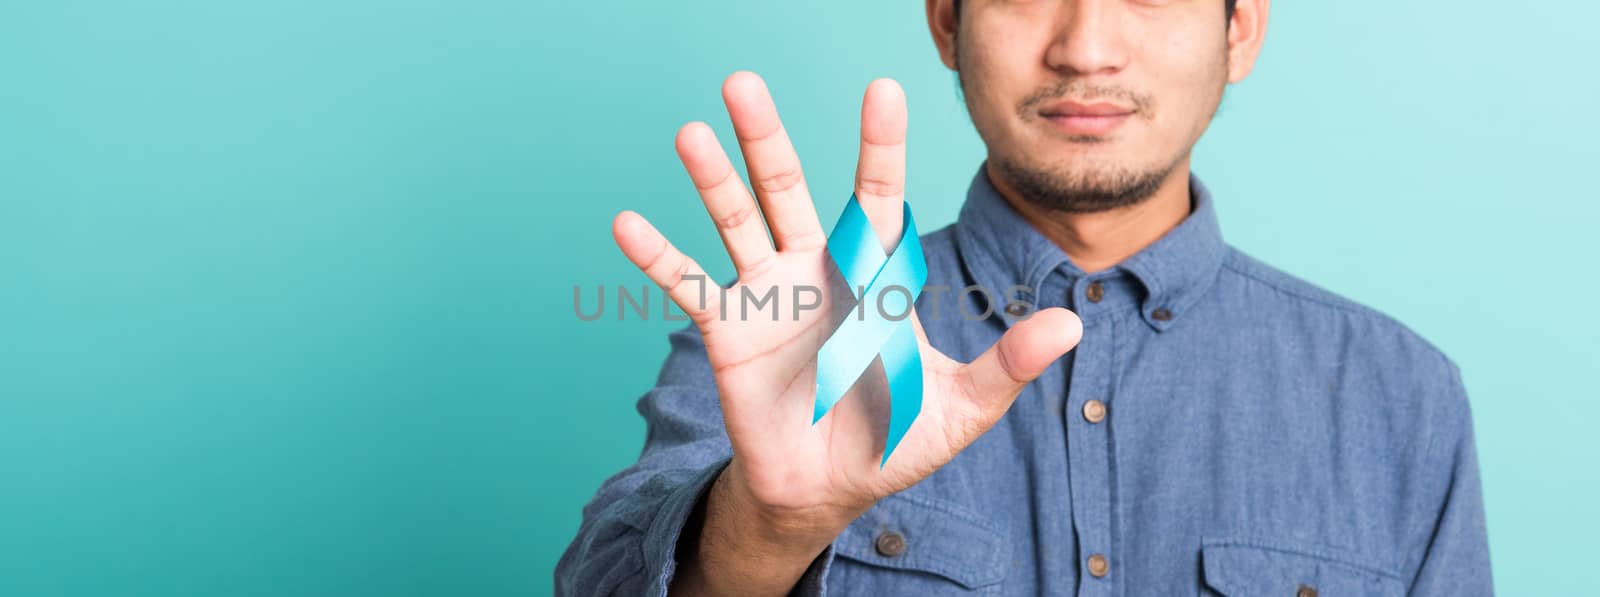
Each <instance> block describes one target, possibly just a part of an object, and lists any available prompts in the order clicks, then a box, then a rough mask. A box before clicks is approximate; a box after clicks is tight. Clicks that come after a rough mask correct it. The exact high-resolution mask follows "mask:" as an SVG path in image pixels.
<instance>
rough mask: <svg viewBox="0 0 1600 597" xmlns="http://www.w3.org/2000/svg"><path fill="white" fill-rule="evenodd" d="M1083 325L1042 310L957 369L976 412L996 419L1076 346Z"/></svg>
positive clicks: (1069, 314) (1054, 309)
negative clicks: (1029, 385)
mask: <svg viewBox="0 0 1600 597" xmlns="http://www.w3.org/2000/svg"><path fill="white" fill-rule="evenodd" d="M1082 337H1083V322H1082V321H1080V320H1079V319H1078V316H1077V315H1075V314H1073V313H1072V312H1071V311H1068V310H1066V309H1062V308H1060V307H1052V308H1049V309H1042V310H1040V311H1038V312H1036V313H1034V314H1033V315H1030V316H1029V317H1028V318H1027V319H1024V320H1022V321H1019V322H1017V323H1016V324H1015V325H1013V326H1011V329H1010V330H1009V331H1007V332H1006V335H1004V336H1002V337H1001V338H1000V341H999V342H995V343H994V346H991V347H989V350H987V351H984V353H983V354H982V355H979V356H978V358H977V359H976V360H974V361H972V362H971V363H968V364H966V365H964V366H962V368H961V375H962V377H964V378H966V379H967V381H968V382H970V383H969V385H968V387H970V388H971V390H972V392H973V393H974V395H972V396H968V397H967V399H968V400H971V401H972V402H973V403H974V405H975V406H977V407H978V409H979V411H980V412H983V413H984V414H986V415H991V416H992V417H993V418H995V419H998V418H999V416H1000V414H1001V413H1004V412H1005V410H1006V409H1007V408H1010V407H1011V401H1012V400H1015V399H1016V397H1017V394H1019V393H1021V392H1022V388H1023V386H1026V385H1028V384H1029V383H1031V382H1032V381H1033V380H1034V379H1035V378H1037V377H1039V375H1041V374H1043V373H1044V370H1045V369H1046V368H1047V367H1049V366H1050V364H1051V363H1054V362H1055V361H1056V359H1059V358H1061V355H1064V354H1066V353H1067V351H1069V350H1072V348H1073V347H1074V346H1077V345H1078V339H1079V338H1082Z"/></svg>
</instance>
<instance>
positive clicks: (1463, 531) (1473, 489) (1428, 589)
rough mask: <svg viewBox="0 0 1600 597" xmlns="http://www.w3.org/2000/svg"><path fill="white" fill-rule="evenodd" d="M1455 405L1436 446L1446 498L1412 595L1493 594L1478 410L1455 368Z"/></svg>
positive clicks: (1442, 503) (1453, 390)
mask: <svg viewBox="0 0 1600 597" xmlns="http://www.w3.org/2000/svg"><path fill="white" fill-rule="evenodd" d="M1451 375H1452V377H1453V379H1452V380H1451V389H1452V390H1451V391H1452V392H1453V393H1454V394H1455V395H1453V396H1451V397H1450V402H1451V403H1453V404H1455V405H1457V406H1458V408H1457V409H1455V417H1454V421H1453V424H1452V425H1449V426H1447V427H1446V429H1447V430H1448V431H1449V432H1448V433H1445V434H1444V438H1443V439H1441V440H1439V441H1438V442H1437V443H1436V445H1435V447H1436V448H1437V449H1438V451H1439V453H1440V454H1441V455H1442V458H1441V460H1442V461H1443V464H1442V468H1444V469H1445V470H1446V476H1445V480H1444V482H1443V486H1444V490H1443V496H1444V498H1443V500H1442V502H1441V504H1440V506H1439V508H1438V509H1437V511H1436V512H1437V515H1438V516H1437V518H1436V523H1435V524H1434V527H1433V532H1432V535H1431V538H1430V539H1429V541H1428V544H1427V551H1426V553H1425V555H1424V556H1423V558H1422V562H1421V565H1420V566H1419V568H1418V571H1417V576H1416V579H1415V581H1414V582H1413V583H1412V585H1411V594H1412V595H1419V596H1420V595H1452V596H1465V595H1493V594H1494V581H1493V579H1492V577H1491V573H1490V568H1489V536H1488V531H1487V529H1486V527H1485V520H1484V511H1483V486H1482V481H1481V480H1480V479H1479V477H1478V454H1477V448H1476V445H1475V442H1474V440H1473V429H1472V412H1471V409H1470V408H1469V406H1468V404H1467V398H1466V392H1465V390H1464V389H1462V386H1461V377H1460V372H1459V371H1458V370H1456V369H1455V368H1454V367H1451Z"/></svg>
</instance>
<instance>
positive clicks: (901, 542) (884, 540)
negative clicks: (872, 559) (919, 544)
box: [872, 531, 906, 558]
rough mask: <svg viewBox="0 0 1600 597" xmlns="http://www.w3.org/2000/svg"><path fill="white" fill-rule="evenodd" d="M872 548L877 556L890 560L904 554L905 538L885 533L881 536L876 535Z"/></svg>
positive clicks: (889, 532)
mask: <svg viewBox="0 0 1600 597" xmlns="http://www.w3.org/2000/svg"><path fill="white" fill-rule="evenodd" d="M872 546H873V547H874V548H876V549H877V550H878V555H881V556H883V557H886V558H892V557H895V556H898V555H900V554H903V553H905V552H906V538H905V536H904V535H901V534H900V533H896V532H894V531H885V532H884V533H883V534H882V535H878V539H877V540H876V541H873V542H872Z"/></svg>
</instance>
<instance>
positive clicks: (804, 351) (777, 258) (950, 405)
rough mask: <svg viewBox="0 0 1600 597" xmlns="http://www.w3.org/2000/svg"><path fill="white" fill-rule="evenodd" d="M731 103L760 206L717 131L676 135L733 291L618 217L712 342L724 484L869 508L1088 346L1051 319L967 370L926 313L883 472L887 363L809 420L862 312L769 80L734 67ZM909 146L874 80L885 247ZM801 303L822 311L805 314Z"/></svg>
mask: <svg viewBox="0 0 1600 597" xmlns="http://www.w3.org/2000/svg"><path fill="white" fill-rule="evenodd" d="M723 98H724V100H725V102H726V103H727V107H728V113H729V115H730V117H731V118H732V120H733V126H734V131H735V133H736V135H737V137H738V139H739V145H740V149H741V150H742V151H743V153H744V158H745V163H746V165H747V166H748V170H749V179H750V181H751V187H753V188H754V190H755V196H754V198H752V197H751V193H750V191H749V190H748V189H747V188H746V186H745V184H744V182H743V181H742V180H741V179H740V177H739V175H738V173H737V172H736V171H735V169H734V167H733V163H732V162H731V161H730V160H729V158H728V154H727V153H726V152H725V151H724V150H723V149H722V147H721V145H720V144H719V143H718V142H717V139H716V136H715V135H714V134H713V133H712V131H711V129H710V127H708V126H706V125H705V124H704V123H699V122H695V123H690V124H688V125H685V126H684V127H683V128H682V129H681V130H679V132H678V136H677V150H678V155H679V157H680V158H681V159H682V160H683V165H684V168H685V169H686V170H687V171H688V174H689V178H690V180H691V181H693V183H694V185H695V188H696V189H697V190H698V192H699V194H700V196H701V198H702V199H703V200H704V203H705V207H706V211H707V212H708V213H709V214H710V216H711V218H712V220H713V221H714V222H715V223H716V227H717V230H718V232H719V233H720V235H721V237H722V241H723V244H724V245H725V246H726V247H727V250H728V255H729V257H730V258H731V259H732V261H733V264H734V268H735V269H736V270H737V271H738V277H739V279H738V282H737V283H736V284H735V285H734V286H733V287H731V288H727V289H724V288H720V287H719V286H718V285H716V284H714V283H712V282H711V281H709V279H708V278H707V277H706V274H705V271H704V270H702V269H701V268H700V266H699V265H698V264H697V263H695V261H694V260H693V259H690V258H689V257H687V256H685V255H684V254H683V253H681V252H679V251H678V250H677V249H676V248H674V247H673V246H672V244H671V243H670V242H668V241H667V240H666V239H665V238H664V237H663V236H662V235H661V234H660V233H659V232H658V231H656V229H655V228H653V227H652V226H650V224H649V223H647V222H646V221H645V220H644V218H642V217H641V216H639V215H638V214H636V213H633V212H624V213H622V214H620V215H618V216H617V218H616V221H615V222H614V224H613V233H614V234H615V236H616V241H617V245H618V246H619V247H621V249H622V251H623V253H624V254H626V255H627V257H628V259H629V260H631V261H632V262H633V263H634V264H635V265H637V266H639V268H640V269H641V270H643V271H644V273H645V274H646V275H648V276H649V277H650V279H651V280H653V281H654V282H655V283H656V284H658V285H660V286H661V287H662V288H664V289H666V290H667V293H668V294H669V296H671V297H672V300H673V301H674V302H675V303H676V304H677V305H678V306H679V308H681V309H683V310H684V311H685V313H687V314H688V315H689V317H690V318H691V319H692V320H693V321H694V322H695V325H696V326H697V327H698V328H699V330H700V333H701V335H702V337H703V338H704V340H705V347H706V355H707V357H708V359H709V361H710V365H711V368H712V371H713V374H714V376H715V379H716V384H717V389H718V392H719V394H720V398H721V404H722V412H723V419H724V422H725V424H726V426H727V431H728V438H729V441H730V442H731V443H732V447H733V454H734V456H733V460H732V462H731V463H730V464H729V469H728V473H727V474H730V475H732V476H733V478H735V479H737V482H738V483H740V484H741V485H742V488H743V489H744V490H746V491H748V492H749V494H750V496H751V497H753V498H755V499H756V500H757V501H758V502H759V503H761V504H763V505H766V506H770V507H773V508H778V509H782V510H793V511H803V510H810V509H817V508H828V509H839V510H845V511H852V510H859V509H861V508H863V507H865V506H868V505H870V504H871V503H873V502H875V501H876V500H878V499H879V498H882V497H884V496H886V495H889V494H891V493H894V492H897V491H900V490H902V489H905V488H907V487H909V486H911V485H912V484H914V483H916V482H917V481H919V480H921V479H923V478H924V477H926V476H928V475H929V474H931V473H932V472H933V471H935V470H937V469H938V468H939V467H941V466H943V465H944V464H945V463H947V462H949V461H950V460H951V459H952V458H954V457H955V455H956V454H958V453H959V452H960V451H961V450H962V449H964V448H965V447H966V446H967V445H968V444H970V443H972V441H973V440H975V439H977V437H978V436H979V435H981V434H982V433H984V432H985V431H987V430H988V429H989V428H990V427H991V426H993V425H994V423H995V422H996V421H997V420H999V418H1000V417H1001V416H1002V415H1004V414H1005V411H1006V409H1008V408H1009V407H1010V406H1011V403H1012V401H1013V400H1014V399H1015V398H1016V396H1017V394H1018V393H1019V392H1020V391H1021V389H1022V387H1023V386H1024V385H1026V384H1027V383H1028V382H1030V381H1032V380H1033V379H1034V378H1035V377H1037V376H1038V375H1039V374H1041V373H1042V372H1043V371H1044V369H1045V368H1046V367H1048V366H1049V365H1050V363H1052V362H1053V361H1055V360H1056V359H1058V358H1060V356H1061V355H1062V354H1064V353H1066V351H1068V350H1071V349H1072V347H1073V346H1074V345H1076V344H1077V341H1078V338H1079V336H1080V333H1081V328H1080V325H1079V322H1078V319H1077V317H1076V316H1074V315H1073V314H1072V313H1070V312H1068V311H1066V310H1064V309H1045V310H1041V311H1039V312H1037V313H1034V314H1033V315H1032V316H1030V317H1028V318H1027V319H1026V320H1024V321H1022V322H1019V323H1018V324H1017V325H1015V326H1013V327H1012V328H1011V330H1010V331H1009V332H1007V333H1006V335H1005V336H1004V337H1003V338H1002V339H1001V340H1000V341H999V342H997V343H996V344H995V346H993V347H990V348H989V350H988V351H986V352H985V353H983V354H982V355H981V356H979V357H978V358H977V359H976V360H974V361H973V362H971V363H965V364H963V363H960V362H957V361H955V360H953V359H950V358H949V357H946V356H945V355H944V354H942V353H940V352H939V351H938V350H935V349H934V348H933V347H932V346H931V345H929V344H928V340H927V335H926V334H925V333H924V332H923V330H922V326H921V323H920V322H918V321H916V318H915V314H913V315H912V318H911V325H913V326H915V329H916V332H917V338H918V344H919V348H920V350H921V356H922V363H923V387H924V392H923V403H922V412H921V414H920V415H919V416H918V417H917V420H916V422H915V423H914V424H913V425H912V426H911V429H910V430H909V431H908V432H907V433H906V435H905V437H904V439H903V440H902V442H901V443H900V445H899V446H898V447H897V448H896V449H895V451H894V456H893V458H891V459H889V461H888V462H887V464H885V465H884V466H883V467H882V468H881V469H880V467H879V463H880V460H879V458H880V456H881V455H882V454H883V449H884V440H885V436H886V432H885V428H886V426H887V421H888V408H889V397H888V395H887V393H888V390H887V384H886V383H885V381H884V376H883V373H882V371H881V367H880V366H879V365H877V364H875V365H874V366H873V367H872V368H870V369H868V371H867V373H866V374H865V375H863V376H862V379H861V381H860V382H858V383H857V384H856V385H855V386H854V387H853V388H852V389H851V390H850V391H849V392H848V393H847V394H846V395H845V396H844V398H843V399H842V400H840V402H839V403H838V405H837V406H835V407H834V408H833V409H832V410H831V411H829V413H828V415H827V416H825V417H823V419H822V420H821V421H818V422H817V423H816V424H815V425H813V424H812V420H811V419H812V403H813V401H814V400H815V397H816V392H817V386H816V379H817V375H816V363H817V359H816V356H817V351H818V349H819V348H820V347H821V346H822V344H823V342H824V341H826V340H827V339H828V337H829V335H831V334H832V333H833V330H834V328H835V327H836V326H837V325H838V323H839V321H840V320H841V319H843V318H844V317H846V316H848V315H849V312H850V310H851V309H853V308H854V305H853V304H852V303H853V299H852V298H851V295H850V294H849V289H848V288H847V286H846V283H845V282H844V281H843V280H842V278H841V275H840V273H839V271H838V269H837V268H836V267H835V266H834V264H833V261H832V259H831V258H830V257H829V255H828V252H827V248H826V242H827V237H826V235H825V234H824V233H823V229H822V226H821V224H820V222H819V220H818V218H817V212H816V208H815V206H814V204H813V203H812V200H811V197H810V194H809V192H808V191H807V188H806V183H805V179H804V176H803V175H802V173H801V169H800V160H799V157H798V156H797V155H796V154H795V150H794V147H793V145H792V144H791V143H790V141H789V136H788V134H787V133H786V132H785V130H784V127H783V124H782V122H781V121H780V120H779V118H778V113H777V108H776V107H775V106H774V104H773V101H772V97H771V95H770V94H769V92H768V91H767V88H766V85H765V84H764V83H763V82H762V81H761V79H760V78H759V77H757V76H756V75H754V74H752V73H748V72H740V73H735V74H734V75H732V76H730V77H729V78H728V80H727V81H726V82H725V83H724V85H723ZM905 138H906V104H905V95H904V93H903V92H902V91H901V89H900V87H899V85H897V84H895V83H894V82H893V81H890V80H887V79H882V80H878V81H874V82H873V83H872V84H871V85H869V86H868V88H867V93H866V97H865V99H864V101H863V104H862V111H861V149H860V158H859V161H858V163H857V167H856V179H855V192H856V196H857V197H858V198H859V200H860V202H861V205H862V208H863V209H864V210H865V211H866V213H867V216H868V219H869V220H870V221H871V222H872V225H873V228H874V230H875V231H876V232H877V234H878V237H879V238H880V239H881V240H882V241H883V243H884V248H885V250H886V251H888V250H889V249H891V248H892V247H893V245H894V244H895V243H896V242H897V241H898V239H899V238H900V233H901V229H902V222H901V219H902V218H901V213H902V212H901V205H902V201H904V189H905ZM758 204H759V210H758V208H757V206H758ZM769 232H770V239H771V240H769ZM796 288H807V289H818V290H819V291H820V292H815V293H804V292H798V291H796V290H795V289H796ZM774 290H775V295H773V296H775V298H776V299H777V300H776V304H767V305H765V306H763V307H762V308H761V309H756V308H755V304H756V303H755V302H753V301H751V300H750V299H751V298H757V299H759V298H762V297H765V296H767V295H768V293H769V292H771V291H774ZM869 300H870V297H869ZM799 302H804V303H806V305H807V306H809V305H811V304H816V307H815V308H809V309H798V308H795V307H796V304H797V303H799ZM868 305H869V306H868V307H867V308H873V307H872V303H868ZM779 306H782V308H778V307H779Z"/></svg>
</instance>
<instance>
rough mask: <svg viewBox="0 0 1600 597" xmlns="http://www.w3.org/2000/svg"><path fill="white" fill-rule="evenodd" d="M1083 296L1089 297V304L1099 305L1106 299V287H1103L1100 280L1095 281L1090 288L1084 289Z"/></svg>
mask: <svg viewBox="0 0 1600 597" xmlns="http://www.w3.org/2000/svg"><path fill="white" fill-rule="evenodd" d="M1083 294H1084V296H1087V297H1089V302H1091V303H1098V302H1100V299H1103V298H1105V297H1106V287H1105V286H1103V285H1101V284H1100V281H1099V280H1095V281H1093V282H1090V283H1089V287H1088V288H1085V289H1083Z"/></svg>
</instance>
